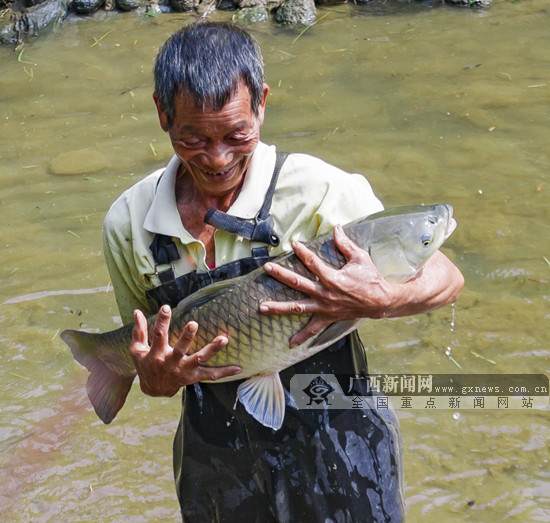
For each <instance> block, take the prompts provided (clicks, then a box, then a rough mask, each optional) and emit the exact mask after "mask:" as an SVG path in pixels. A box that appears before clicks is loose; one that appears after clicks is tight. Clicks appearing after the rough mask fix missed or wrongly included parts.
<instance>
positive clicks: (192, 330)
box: [187, 323, 198, 334]
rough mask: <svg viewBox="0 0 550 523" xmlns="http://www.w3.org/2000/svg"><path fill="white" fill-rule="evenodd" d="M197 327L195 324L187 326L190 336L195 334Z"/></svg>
mask: <svg viewBox="0 0 550 523" xmlns="http://www.w3.org/2000/svg"><path fill="white" fill-rule="evenodd" d="M197 327H198V325H197V324H196V323H190V324H189V325H188V326H187V330H188V331H189V332H190V333H191V334H194V333H195V332H197Z"/></svg>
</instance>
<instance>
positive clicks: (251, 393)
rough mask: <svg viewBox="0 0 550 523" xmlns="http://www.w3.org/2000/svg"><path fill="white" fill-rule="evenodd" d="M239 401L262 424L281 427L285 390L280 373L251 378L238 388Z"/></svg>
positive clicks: (276, 427) (283, 415)
mask: <svg viewBox="0 0 550 523" xmlns="http://www.w3.org/2000/svg"><path fill="white" fill-rule="evenodd" d="M237 396H238V397H239V401H240V402H241V403H242V404H243V406H244V408H245V409H246V411H247V412H248V413H249V414H250V415H251V416H252V417H253V418H254V419H256V420H257V421H259V422H260V423H261V424H262V425H265V426H266V427H270V428H272V429H274V430H278V429H280V428H281V425H282V424H283V419H284V417H285V390H284V388H283V384H282V383H281V378H280V377H279V373H278V372H275V373H274V374H269V375H268V376H257V377H255V378H250V379H248V380H246V381H244V382H243V383H241V384H240V385H239V388H238V389H237Z"/></svg>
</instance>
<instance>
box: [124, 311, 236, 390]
mask: <svg viewBox="0 0 550 523" xmlns="http://www.w3.org/2000/svg"><path fill="white" fill-rule="evenodd" d="M171 316H172V311H171V309H170V307H168V306H167V305H164V306H163V307H161V309H160V311H159V314H158V316H157V319H156V322H155V325H154V327H153V335H152V340H150V341H151V344H150V345H149V340H148V329H147V320H146V319H145V316H144V315H143V313H142V312H141V311H139V310H136V311H134V319H135V323H134V330H133V332H132V342H131V344H130V354H131V355H132V358H133V360H134V364H135V366H136V370H137V373H138V375H139V379H140V385H141V390H142V391H143V392H144V393H145V394H148V395H149V396H173V395H174V394H176V393H177V392H178V390H179V389H180V388H181V387H183V386H185V385H191V384H193V383H197V382H199V381H203V380H217V379H220V378H222V377H225V376H233V375H235V374H238V373H239V372H241V368H240V367H238V366H237V365H230V366H227V367H208V366H206V365H205V364H206V362H208V360H209V359H210V358H211V357H212V356H214V355H215V354H216V353H217V352H219V351H220V350H221V349H223V348H224V347H225V346H226V345H227V343H228V341H229V340H228V339H227V337H226V336H217V337H216V338H214V340H213V341H212V342H211V343H209V344H208V345H206V346H204V347H203V348H202V349H200V350H199V351H197V352H195V353H193V354H191V355H188V354H187V353H188V351H189V348H190V347H191V345H192V343H193V340H194V338H195V334H196V332H197V329H198V325H197V323H195V322H189V323H188V324H187V325H186V326H185V328H184V330H183V333H182V335H181V336H180V338H179V339H178V340H177V342H176V343H175V345H174V347H171V346H170V344H169V343H168V339H169V334H168V329H169V327H170V318H171Z"/></svg>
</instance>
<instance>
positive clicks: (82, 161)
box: [50, 147, 109, 175]
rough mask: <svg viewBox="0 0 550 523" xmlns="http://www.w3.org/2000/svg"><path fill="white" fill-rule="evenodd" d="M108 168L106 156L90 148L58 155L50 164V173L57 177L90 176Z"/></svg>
mask: <svg viewBox="0 0 550 523" xmlns="http://www.w3.org/2000/svg"><path fill="white" fill-rule="evenodd" d="M108 167H109V161H108V160H107V159H106V158H105V156H103V155H102V154H101V153H100V152H99V151H98V150H97V149H92V148H90V147H88V148H85V149H76V150H74V151H67V152H65V153H61V154H58V155H57V156H56V157H55V158H54V159H53V160H52V161H51V163H50V171H51V172H52V174H57V175H71V174H89V173H93V172H96V171H101V170H102V169H106V168H108Z"/></svg>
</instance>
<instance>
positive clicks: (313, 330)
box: [289, 316, 330, 349]
mask: <svg viewBox="0 0 550 523" xmlns="http://www.w3.org/2000/svg"><path fill="white" fill-rule="evenodd" d="M327 325H330V321H327V320H324V319H322V318H319V317H316V316H314V317H313V318H312V319H311V320H310V321H309V323H308V324H307V325H306V326H305V327H304V328H303V329H302V330H301V331H300V332H298V333H297V334H295V335H294V336H292V338H290V341H289V346H290V348H291V349H294V348H295V347H298V346H299V345H301V344H302V343H305V342H306V341H307V340H308V339H309V338H311V337H312V336H315V335H316V334H319V333H320V332H321V331H322V330H323V329H324V328H325V327H326V326H327Z"/></svg>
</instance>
